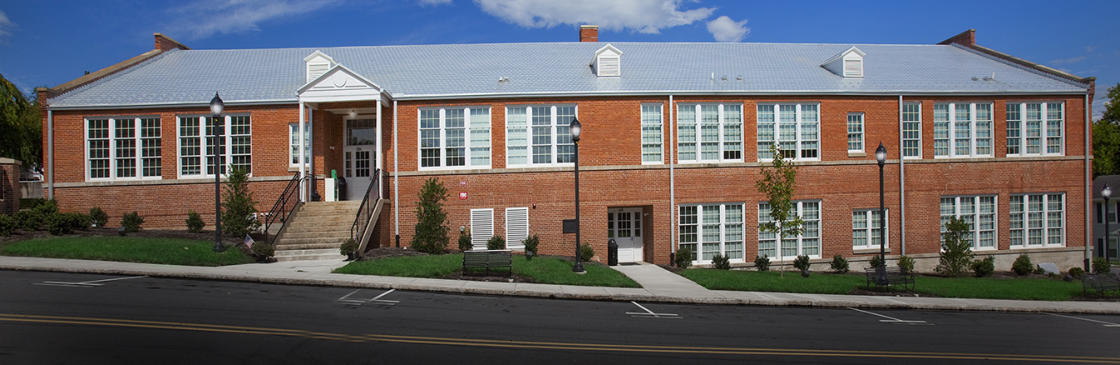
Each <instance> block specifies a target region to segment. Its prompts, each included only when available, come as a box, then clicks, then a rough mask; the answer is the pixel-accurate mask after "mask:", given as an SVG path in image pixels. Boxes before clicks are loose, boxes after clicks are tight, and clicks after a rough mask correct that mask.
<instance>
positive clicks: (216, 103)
mask: <svg viewBox="0 0 1120 365" xmlns="http://www.w3.org/2000/svg"><path fill="white" fill-rule="evenodd" d="M225 107H226V105H225V103H224V102H222V97H221V96H218V93H214V98H213V99H210V114H213V115H219V114H222V109H225Z"/></svg>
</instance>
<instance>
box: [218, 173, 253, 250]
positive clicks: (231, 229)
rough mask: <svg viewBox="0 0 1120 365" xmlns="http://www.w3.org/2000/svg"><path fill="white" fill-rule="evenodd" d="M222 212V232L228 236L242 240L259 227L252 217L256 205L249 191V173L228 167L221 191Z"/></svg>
mask: <svg viewBox="0 0 1120 365" xmlns="http://www.w3.org/2000/svg"><path fill="white" fill-rule="evenodd" d="M222 210H223V211H222V231H223V232H225V233H226V234H228V235H231V236H234V237H237V238H243V237H245V235H246V234H249V232H252V231H255V230H257V228H258V227H260V225H261V223H260V222H259V221H257V218H256V217H254V216H253V213H256V212H257V203H256V202H254V201H253V192H251V191H249V172H248V171H246V170H245V169H240V168H232V167H230V174H229V178H228V179H227V180H226V184H225V190H224V191H222Z"/></svg>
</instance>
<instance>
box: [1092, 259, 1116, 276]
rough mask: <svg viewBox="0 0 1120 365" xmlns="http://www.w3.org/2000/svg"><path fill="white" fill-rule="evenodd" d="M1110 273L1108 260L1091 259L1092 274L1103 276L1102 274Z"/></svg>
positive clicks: (1110, 266) (1110, 268)
mask: <svg viewBox="0 0 1120 365" xmlns="http://www.w3.org/2000/svg"><path fill="white" fill-rule="evenodd" d="M1111 271H1112V263H1111V262H1108V259H1106V258H1103V257H1098V258H1095V259H1093V273H1094V274H1104V273H1107V272H1111Z"/></svg>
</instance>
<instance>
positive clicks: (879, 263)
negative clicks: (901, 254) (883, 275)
mask: <svg viewBox="0 0 1120 365" xmlns="http://www.w3.org/2000/svg"><path fill="white" fill-rule="evenodd" d="M886 265H887V263H886V262H885V261H883V256H879V255H875V256H872V257H871V268H872V269H877V268H880V267H884V266H886Z"/></svg>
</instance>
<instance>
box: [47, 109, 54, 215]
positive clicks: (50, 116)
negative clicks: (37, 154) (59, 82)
mask: <svg viewBox="0 0 1120 365" xmlns="http://www.w3.org/2000/svg"><path fill="white" fill-rule="evenodd" d="M47 199H51V200H54V110H51V109H50V108H47Z"/></svg>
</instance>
